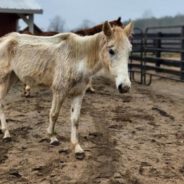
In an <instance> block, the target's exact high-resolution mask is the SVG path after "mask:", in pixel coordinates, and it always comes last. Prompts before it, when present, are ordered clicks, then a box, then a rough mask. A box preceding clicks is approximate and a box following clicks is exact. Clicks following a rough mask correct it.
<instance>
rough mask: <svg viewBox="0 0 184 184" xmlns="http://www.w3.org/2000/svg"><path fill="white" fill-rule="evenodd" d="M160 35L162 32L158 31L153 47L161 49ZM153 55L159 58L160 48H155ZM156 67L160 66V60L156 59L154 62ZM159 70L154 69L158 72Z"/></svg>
mask: <svg viewBox="0 0 184 184" xmlns="http://www.w3.org/2000/svg"><path fill="white" fill-rule="evenodd" d="M161 36H162V33H161V32H158V33H157V39H156V42H155V47H156V49H161V47H162V40H161ZM155 55H156V57H157V58H159V59H160V57H161V51H160V50H157V51H156V52H155ZM155 65H156V67H160V60H157V61H156V63H155ZM158 71H159V70H156V72H158Z"/></svg>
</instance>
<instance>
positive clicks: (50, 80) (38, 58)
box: [0, 22, 133, 158]
mask: <svg viewBox="0 0 184 184" xmlns="http://www.w3.org/2000/svg"><path fill="white" fill-rule="evenodd" d="M132 29H133V28H132V24H131V23H129V24H128V25H127V26H125V28H124V29H122V28H120V27H113V28H112V27H111V26H110V24H109V23H108V22H105V23H104V26H103V31H102V32H100V33H97V34H95V35H93V36H85V37H81V36H79V35H76V34H74V33H60V34H57V35H55V36H51V37H41V36H33V35H25V34H23V35H21V34H19V33H11V34H9V35H7V36H4V37H2V38H1V39H0V120H1V129H2V131H3V133H4V137H3V138H4V139H9V138H10V133H9V130H8V126H7V123H6V117H5V113H4V110H3V100H4V97H5V96H6V94H7V93H8V90H9V89H10V86H11V84H12V83H13V81H14V80H15V79H16V78H17V77H18V78H19V79H20V80H21V81H22V82H23V83H26V84H28V85H30V86H33V85H35V84H36V85H39V84H42V85H45V86H47V87H49V88H51V89H52V92H53V99H52V107H51V110H50V115H49V126H48V129H47V132H48V134H49V136H50V139H51V142H50V143H51V144H56V143H58V140H57V138H56V135H55V131H54V129H55V123H56V121H57V118H58V115H59V111H60V108H61V106H62V104H63V102H64V100H65V98H66V97H67V96H68V95H71V97H72V104H71V143H72V144H73V145H74V150H75V154H76V157H77V158H83V157H84V151H83V149H82V148H81V146H80V144H79V141H78V122H79V116H80V109H81V103H82V99H83V96H84V94H85V91H86V86H87V84H88V82H89V79H90V77H91V76H93V75H94V74H95V73H97V72H98V71H99V70H101V69H105V70H106V71H107V72H109V74H111V75H112V76H113V77H114V79H115V83H116V86H117V89H118V90H119V92H120V93H123V92H127V91H128V90H129V88H130V86H131V82H130V80H129V75H128V58H129V53H130V51H131V49H132V46H131V44H130V42H129V39H128V37H129V36H130V34H131V33H132Z"/></svg>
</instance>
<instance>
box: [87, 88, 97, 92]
mask: <svg viewBox="0 0 184 184" xmlns="http://www.w3.org/2000/svg"><path fill="white" fill-rule="evenodd" d="M87 93H95V89H93V88H88V89H87Z"/></svg>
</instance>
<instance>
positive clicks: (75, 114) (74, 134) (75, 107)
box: [71, 94, 85, 159]
mask: <svg viewBox="0 0 184 184" xmlns="http://www.w3.org/2000/svg"><path fill="white" fill-rule="evenodd" d="M83 96H84V95H83V94H81V95H79V96H75V97H73V99H72V104H71V143H72V144H73V145H74V149H75V157H76V158H77V159H83V158H84V157H85V154H84V150H83V149H82V148H81V146H80V144H79V140H78V125H79V116H80V110H81V104H82V99H83Z"/></svg>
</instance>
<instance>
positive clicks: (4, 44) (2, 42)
mask: <svg viewBox="0 0 184 184" xmlns="http://www.w3.org/2000/svg"><path fill="white" fill-rule="evenodd" d="M16 45H17V41H16V39H15V37H12V36H10V35H7V36H4V37H2V38H1V39H0V67H3V66H7V65H9V64H10V60H11V59H12V57H13V56H14V54H15V51H16Z"/></svg>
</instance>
